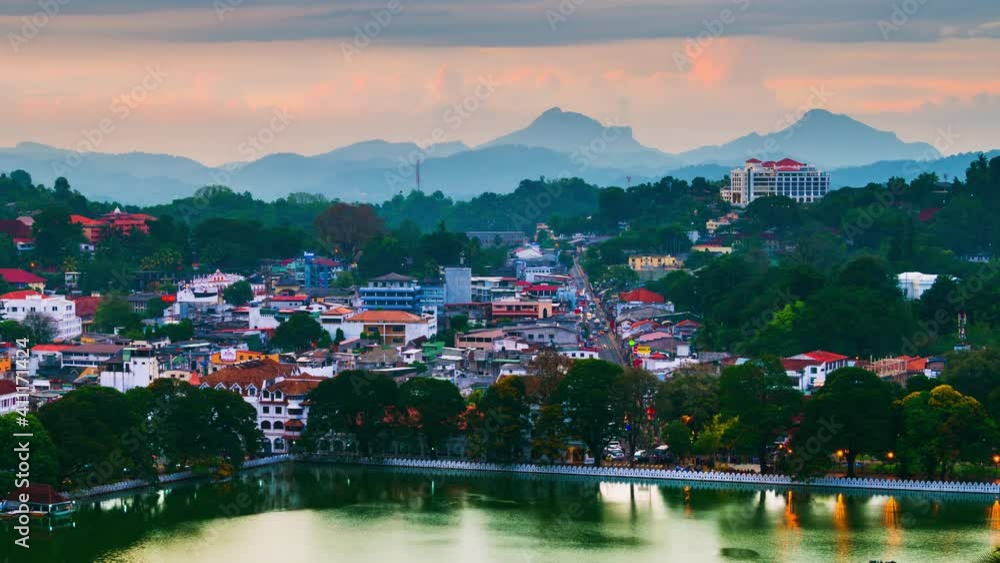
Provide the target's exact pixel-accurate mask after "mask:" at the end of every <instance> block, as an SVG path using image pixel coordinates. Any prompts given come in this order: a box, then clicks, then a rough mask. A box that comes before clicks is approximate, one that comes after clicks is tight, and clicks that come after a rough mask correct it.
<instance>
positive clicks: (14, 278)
mask: <svg viewBox="0 0 1000 563" xmlns="http://www.w3.org/2000/svg"><path fill="white" fill-rule="evenodd" d="M0 277H2V278H3V279H4V281H5V282H7V283H45V278H43V277H41V276H36V275H35V274H32V273H31V272H26V271H24V270H21V269H18V268H0Z"/></svg>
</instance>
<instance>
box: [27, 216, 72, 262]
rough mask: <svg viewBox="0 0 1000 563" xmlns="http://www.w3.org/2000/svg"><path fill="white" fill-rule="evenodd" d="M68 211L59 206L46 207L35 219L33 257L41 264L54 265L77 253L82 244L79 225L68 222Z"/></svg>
mask: <svg viewBox="0 0 1000 563" xmlns="http://www.w3.org/2000/svg"><path fill="white" fill-rule="evenodd" d="M69 215H70V213H69V210H68V209H66V208H64V207H61V206H49V207H46V208H45V209H44V210H43V211H42V212H41V213H39V214H38V215H37V216H36V217H35V222H34V224H33V225H32V227H31V229H32V234H33V235H34V238H35V256H38V258H39V261H40V262H42V263H43V264H48V265H56V264H59V263H60V262H62V259H63V257H65V256H67V255H69V254H75V253H76V252H78V247H77V245H78V244H79V243H81V242H83V240H84V239H83V230H82V229H81V227H80V225H77V224H75V223H72V222H70V218H69Z"/></svg>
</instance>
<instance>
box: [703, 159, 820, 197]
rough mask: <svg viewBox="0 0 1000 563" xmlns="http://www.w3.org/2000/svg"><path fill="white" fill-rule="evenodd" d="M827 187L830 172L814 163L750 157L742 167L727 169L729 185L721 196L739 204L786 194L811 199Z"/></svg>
mask: <svg viewBox="0 0 1000 563" xmlns="http://www.w3.org/2000/svg"><path fill="white" fill-rule="evenodd" d="M829 191H830V175H829V174H828V173H826V172H824V171H822V170H820V169H818V168H816V167H815V166H811V165H809V164H803V163H801V162H796V161H794V160H792V159H790V158H784V159H782V160H779V161H777V162H775V161H773V160H768V161H766V162H761V161H760V160H758V159H756V158H751V159H750V160H748V161H746V163H744V165H743V168H734V169H733V170H732V172H730V173H729V187H728V188H723V189H722V199H724V200H726V201H728V202H729V203H731V204H733V205H738V206H740V207H743V206H746V205H748V204H749V203H750V202H752V201H753V200H755V199H757V198H759V197H766V196H771V195H783V196H787V197H789V198H791V199H793V200H795V201H796V202H798V203H813V202H814V201H818V200H819V199H820V198H822V197H823V196H825V195H826V194H827V192H829Z"/></svg>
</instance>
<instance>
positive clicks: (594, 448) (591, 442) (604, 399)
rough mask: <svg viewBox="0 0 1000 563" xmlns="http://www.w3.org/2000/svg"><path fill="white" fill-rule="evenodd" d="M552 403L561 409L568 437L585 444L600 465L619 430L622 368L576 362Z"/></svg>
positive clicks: (620, 421)
mask: <svg viewBox="0 0 1000 563" xmlns="http://www.w3.org/2000/svg"><path fill="white" fill-rule="evenodd" d="M551 400H552V402H553V403H557V404H561V405H562V407H563V412H564V413H565V415H566V418H567V420H568V422H567V430H568V431H569V434H570V435H571V436H573V437H574V438H577V439H579V440H580V441H582V442H583V443H584V444H586V445H587V447H588V448H589V449H590V452H591V454H592V455H593V456H594V459H595V462H596V463H597V464H598V465H600V463H601V457H602V455H603V453H604V449H605V448H606V447H607V445H608V443H609V442H610V441H611V439H612V438H614V437H615V436H617V435H619V433H620V432H621V429H622V422H623V420H622V419H623V418H624V408H623V404H622V403H623V397H622V368H621V366H618V365H616V364H612V363H610V362H605V361H603V360H579V361H576V362H574V363H573V367H571V368H570V370H569V372H568V373H567V374H566V377H565V378H564V379H563V380H562V383H560V384H559V388H558V390H557V391H556V393H555V395H553V397H552V399H551Z"/></svg>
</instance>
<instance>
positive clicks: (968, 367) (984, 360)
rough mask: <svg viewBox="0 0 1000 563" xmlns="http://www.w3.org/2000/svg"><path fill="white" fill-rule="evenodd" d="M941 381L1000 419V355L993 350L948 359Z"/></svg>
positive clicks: (963, 354)
mask: <svg viewBox="0 0 1000 563" xmlns="http://www.w3.org/2000/svg"><path fill="white" fill-rule="evenodd" d="M941 381H942V382H944V383H947V384H948V385H951V386H952V387H954V388H955V390H956V391H958V392H959V393H962V394H963V395H969V396H970V397H972V398H974V399H976V400H977V401H979V402H980V403H982V404H983V405H984V406H985V407H986V409H987V410H988V411H989V413H990V415H991V416H992V417H994V418H995V419H997V418H1000V395H998V394H997V391H998V390H1000V352H998V351H997V350H996V349H993V348H984V349H982V350H972V351H968V352H957V353H953V354H949V355H948V364H947V365H946V366H945V368H944V371H943V372H942V373H941Z"/></svg>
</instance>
